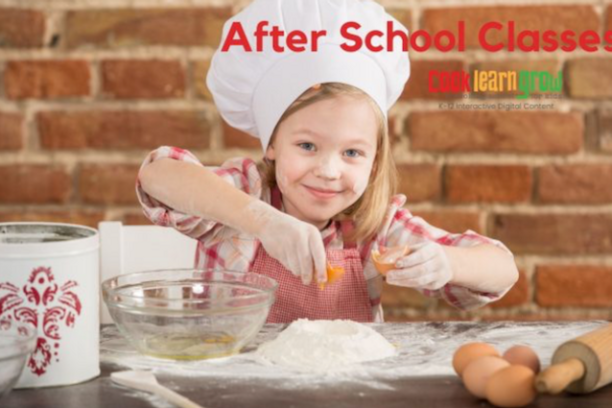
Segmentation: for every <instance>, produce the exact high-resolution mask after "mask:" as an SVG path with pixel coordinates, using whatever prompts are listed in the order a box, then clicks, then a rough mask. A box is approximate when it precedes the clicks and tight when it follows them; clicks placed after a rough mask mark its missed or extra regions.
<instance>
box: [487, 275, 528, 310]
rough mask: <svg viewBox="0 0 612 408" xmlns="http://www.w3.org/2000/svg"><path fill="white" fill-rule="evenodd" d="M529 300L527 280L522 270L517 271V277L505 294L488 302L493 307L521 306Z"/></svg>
mask: <svg viewBox="0 0 612 408" xmlns="http://www.w3.org/2000/svg"><path fill="white" fill-rule="evenodd" d="M528 302H529V280H528V279H527V275H526V274H525V272H524V271H519V279H518V281H517V282H516V283H515V284H514V286H513V287H512V289H510V291H509V292H508V293H506V295H505V296H504V297H503V298H501V299H500V300H498V301H497V302H493V303H490V304H489V307H491V308H493V309H499V308H503V307H514V306H521V305H524V304H526V303H528Z"/></svg>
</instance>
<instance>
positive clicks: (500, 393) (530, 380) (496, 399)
mask: <svg viewBox="0 0 612 408" xmlns="http://www.w3.org/2000/svg"><path fill="white" fill-rule="evenodd" d="M534 378H535V374H534V373H533V371H531V369H529V368H527V367H525V366H522V365H511V366H509V367H506V368H502V369H501V370H499V371H498V372H496V373H495V374H493V375H492V376H491V378H489V381H488V382H487V386H486V391H485V393H486V396H487V399H488V400H489V402H490V403H491V404H493V405H496V406H498V407H524V406H525V405H528V404H530V403H531V402H532V401H533V400H534V399H535V397H536V389H535V386H534Z"/></svg>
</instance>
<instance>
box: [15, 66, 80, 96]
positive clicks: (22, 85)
mask: <svg viewBox="0 0 612 408" xmlns="http://www.w3.org/2000/svg"><path fill="white" fill-rule="evenodd" d="M89 78H90V73H89V65H88V64H87V62H86V61H81V60H78V61H68V60H63V61H47V60H44V61H43V60H40V61H9V62H8V63H7V66H6V71H5V73H4V86H5V89H6V95H7V97H8V98H9V99H26V98H35V99H56V98H69V97H78V96H87V95H89V89H90V87H89Z"/></svg>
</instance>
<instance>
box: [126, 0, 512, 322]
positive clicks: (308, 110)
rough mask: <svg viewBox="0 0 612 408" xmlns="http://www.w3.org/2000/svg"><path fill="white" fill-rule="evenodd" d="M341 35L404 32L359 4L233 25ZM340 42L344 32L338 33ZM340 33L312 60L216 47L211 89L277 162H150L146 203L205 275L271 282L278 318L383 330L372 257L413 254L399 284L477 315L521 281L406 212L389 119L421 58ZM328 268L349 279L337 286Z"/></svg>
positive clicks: (397, 272) (250, 10) (313, 6)
mask: <svg viewBox="0 0 612 408" xmlns="http://www.w3.org/2000/svg"><path fill="white" fill-rule="evenodd" d="M261 20H265V21H268V22H270V23H276V25H278V26H280V27H285V28H286V29H287V30H289V29H298V30H303V31H304V32H307V31H309V30H312V29H318V30H321V29H326V30H327V31H328V32H330V34H332V33H335V31H334V30H335V28H337V27H339V26H340V25H341V24H342V23H343V22H344V21H346V20H351V21H358V22H359V23H360V24H361V25H362V26H363V27H366V28H370V29H371V30H373V29H375V28H376V27H378V28H380V27H385V24H386V22H387V21H391V22H393V24H394V27H395V29H403V30H405V28H404V27H403V26H402V25H401V24H399V23H398V22H397V21H396V20H395V19H393V18H392V17H391V16H389V15H388V14H386V13H385V12H384V10H383V9H382V7H381V6H379V5H378V4H376V3H374V2H372V1H369V0H364V1H359V0H255V1H254V2H253V3H252V4H251V5H249V6H248V7H247V8H246V9H244V10H243V11H242V12H241V13H239V14H238V15H236V16H234V17H233V18H232V19H230V20H229V21H228V22H227V23H226V25H225V26H224V30H223V31H224V35H223V38H226V37H227V34H228V32H229V28H230V27H231V23H233V22H239V23H241V24H242V25H243V26H246V27H245V32H246V33H253V32H255V29H256V27H257V24H258V22H259V21H261ZM336 35H337V33H336ZM338 43H339V42H338V38H337V37H334V35H333V34H332V35H331V36H330V40H329V41H328V42H324V43H323V44H322V45H321V47H320V49H319V50H318V51H316V52H312V53H308V52H306V53H289V54H288V55H284V54H282V53H279V52H278V51H277V50H268V51H264V52H263V53H253V52H245V51H244V50H233V51H232V50H230V51H227V52H220V51H217V52H216V53H215V55H214V57H213V60H212V64H211V68H210V70H209V73H208V77H207V84H208V86H209V89H210V90H211V92H212V93H213V97H214V100H215V104H216V106H217V108H218V109H219V112H220V113H221V115H222V116H223V117H224V119H225V120H226V121H227V122H228V123H230V124H231V125H232V126H234V127H237V128H239V129H241V130H243V131H245V132H246V133H248V134H250V135H252V136H255V137H258V138H259V139H260V140H261V143H262V147H263V149H264V159H263V161H262V162H261V163H259V164H257V163H255V162H254V161H252V160H250V159H247V158H238V159H231V160H228V161H226V162H225V163H223V164H222V165H221V167H218V168H207V167H204V166H203V165H202V164H201V163H200V162H199V161H198V159H197V158H196V157H195V156H194V155H193V154H191V153H190V152H188V151H186V150H182V149H179V148H175V147H161V148H159V149H157V150H155V151H154V152H152V153H151V154H150V155H149V156H148V157H147V158H146V159H145V162H144V163H143V165H142V167H141V171H140V174H139V178H138V182H137V194H138V197H139V200H140V202H141V203H142V205H143V208H144V212H145V214H146V215H147V216H148V218H149V219H150V220H151V221H152V222H153V223H155V224H157V225H163V226H172V227H174V228H176V229H177V230H178V231H180V232H182V233H184V234H186V235H189V236H191V237H193V238H195V239H197V240H198V241H199V243H198V249H197V254H196V265H195V266H196V267H198V268H215V269H227V270H236V271H244V272H253V273H260V274H263V275H266V276H269V277H272V278H274V279H275V280H277V281H278V282H279V289H278V292H277V300H276V302H275V303H274V305H273V307H272V310H271V311H270V314H269V316H268V321H269V322H291V321H293V320H295V319H298V318H310V319H353V320H356V321H363V322H371V321H382V320H383V312H382V307H381V304H380V298H381V292H382V281H383V277H382V275H380V274H379V273H378V272H377V271H376V269H375V268H374V265H373V263H372V258H371V253H372V251H373V250H382V249H383V248H388V247H395V246H402V245H406V246H408V247H409V248H410V249H411V252H410V253H409V254H408V255H406V256H403V257H401V258H400V259H398V260H397V261H396V263H395V269H394V270H392V271H390V272H388V273H387V275H386V281H387V283H389V284H392V285H398V286H405V287H411V288H415V289H417V290H419V291H421V292H422V293H424V294H425V295H428V296H437V297H442V298H444V299H445V300H446V301H447V302H449V303H450V304H452V305H454V306H455V307H458V308H461V309H472V308H475V307H479V306H482V305H484V304H486V303H489V302H491V301H494V300H497V299H499V298H500V297H502V296H503V295H504V294H505V293H506V292H507V291H508V290H509V289H510V288H511V286H512V285H513V284H514V283H515V282H516V280H517V276H518V272H517V269H516V265H515V264H514V260H513V256H512V254H511V253H510V251H508V249H507V248H506V247H505V246H504V245H503V244H501V243H500V242H498V241H495V240H492V239H489V238H486V237H483V236H481V235H478V234H476V233H474V232H472V231H466V232H465V233H463V234H450V233H448V232H446V231H443V230H441V229H439V228H435V227H433V226H431V225H429V224H427V223H426V222H425V221H424V220H423V219H422V218H420V217H415V216H413V215H412V214H411V213H410V211H408V210H407V209H406V208H403V205H404V203H405V201H406V197H405V196H403V195H395V180H396V171H395V167H394V164H393V158H392V154H391V149H390V146H389V137H388V129H387V122H388V120H387V112H388V108H389V107H391V106H392V105H393V104H394V103H395V101H396V100H397V99H398V98H399V95H400V94H401V91H402V89H403V86H404V84H405V82H406V81H407V79H408V76H409V63H408V54H407V53H405V52H402V51H401V50H399V51H396V52H383V53H373V52H371V51H369V50H367V49H364V50H363V51H358V52H353V53H348V52H345V51H343V50H342V49H341V47H339V46H338ZM326 263H329V264H331V265H332V266H333V267H342V268H343V269H344V271H345V273H344V275H343V276H342V278H341V279H340V280H339V281H337V282H335V283H333V284H329V285H327V286H325V288H324V290H320V288H319V284H321V283H324V282H326V280H327V275H326Z"/></svg>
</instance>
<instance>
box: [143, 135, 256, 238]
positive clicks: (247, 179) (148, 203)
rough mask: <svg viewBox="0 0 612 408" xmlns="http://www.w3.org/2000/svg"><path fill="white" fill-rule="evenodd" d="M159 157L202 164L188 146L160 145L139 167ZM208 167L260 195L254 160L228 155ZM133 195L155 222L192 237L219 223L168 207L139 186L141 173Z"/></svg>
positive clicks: (149, 217)
mask: <svg viewBox="0 0 612 408" xmlns="http://www.w3.org/2000/svg"><path fill="white" fill-rule="evenodd" d="M162 158H169V159H173V160H181V161H185V162H189V163H193V164H195V165H198V166H204V165H203V164H202V163H201V162H200V161H199V160H198V159H197V158H196V157H195V156H194V155H193V154H192V153H191V152H189V151H187V150H184V149H180V148H177V147H169V146H162V147H159V148H158V149H156V150H154V151H152V152H151V153H149V155H148V156H147V157H146V158H145V160H144V162H143V163H142V165H141V167H140V170H142V169H143V168H144V166H146V165H147V164H149V163H152V162H154V161H156V160H159V159H162ZM209 169H211V170H212V171H213V172H214V173H216V174H217V175H218V176H219V177H221V178H222V179H223V180H225V181H227V182H228V183H229V184H231V185H233V186H235V187H236V188H238V189H240V190H242V191H244V192H246V193H247V194H250V195H253V196H255V197H257V198H260V196H261V189H262V181H261V175H260V173H259V171H258V169H257V164H256V163H255V162H254V161H253V160H251V159H247V158H234V159H229V160H227V161H226V162H224V163H223V164H222V165H221V166H220V167H209ZM136 195H137V197H138V200H139V201H140V204H141V205H142V210H143V212H144V215H145V216H146V217H147V218H148V219H149V220H150V221H151V222H152V223H153V224H155V225H160V226H163V227H173V228H175V229H176V230H177V231H179V232H181V233H183V234H185V235H187V236H190V237H192V238H195V239H201V238H202V237H203V236H204V235H205V234H207V233H208V232H210V231H211V230H213V229H215V227H216V226H217V225H218V223H216V222H214V221H210V220H206V219H203V218H201V217H198V216H194V215H191V214H186V213H183V212H181V211H178V210H176V209H173V208H170V207H169V206H167V205H166V204H164V203H162V202H160V201H158V200H156V199H155V198H153V197H151V196H150V195H148V194H147V193H146V192H145V191H144V190H143V189H142V186H141V184H140V174H139V177H138V179H137V180H136Z"/></svg>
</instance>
